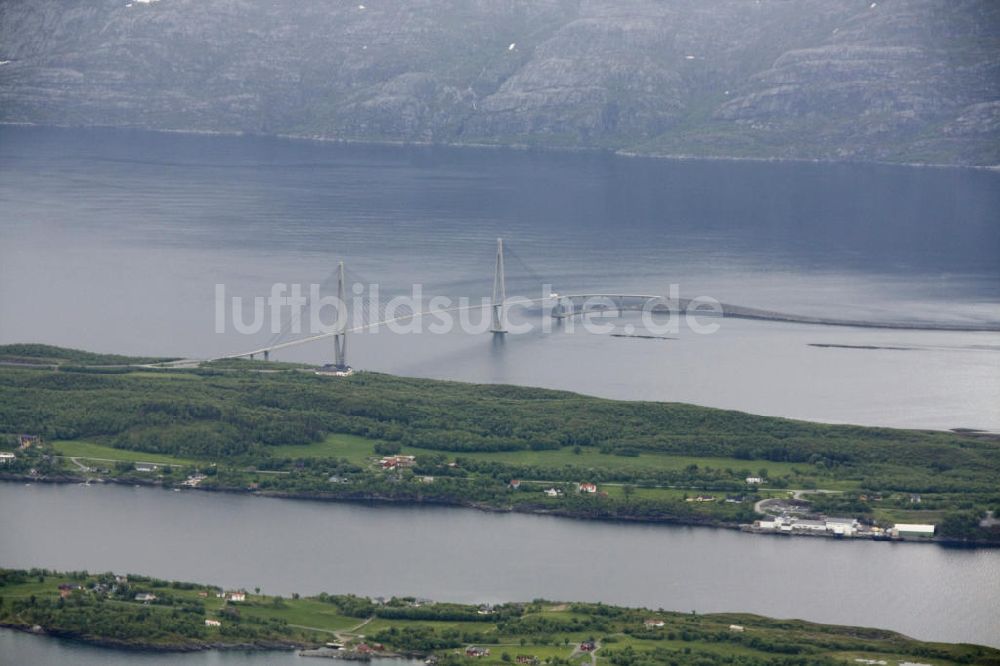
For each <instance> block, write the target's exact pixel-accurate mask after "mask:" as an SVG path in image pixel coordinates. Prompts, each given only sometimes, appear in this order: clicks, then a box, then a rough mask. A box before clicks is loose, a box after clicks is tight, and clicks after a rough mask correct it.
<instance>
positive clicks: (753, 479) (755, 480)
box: [747, 476, 764, 485]
mask: <svg viewBox="0 0 1000 666" xmlns="http://www.w3.org/2000/svg"><path fill="white" fill-rule="evenodd" d="M747 483H748V484H750V485H760V484H762V483H764V479H763V477H760V476H748V477H747Z"/></svg>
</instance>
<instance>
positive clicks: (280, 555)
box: [0, 483, 1000, 661]
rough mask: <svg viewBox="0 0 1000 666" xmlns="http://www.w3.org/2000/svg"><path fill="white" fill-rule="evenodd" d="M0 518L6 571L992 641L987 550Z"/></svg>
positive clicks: (525, 528) (56, 515) (0, 554)
mask: <svg viewBox="0 0 1000 666" xmlns="http://www.w3.org/2000/svg"><path fill="white" fill-rule="evenodd" d="M0 507H3V511H0V534H2V535H4V538H3V539H0V563H2V564H3V565H4V566H15V567H29V566H45V567H49V568H56V569H63V570H65V569H74V570H75V569H88V570H91V571H107V570H113V571H116V572H130V571H132V572H139V571H141V572H143V573H147V574H151V575H154V576H160V577H163V578H168V579H180V580H193V581H199V582H207V583H216V584H219V585H223V586H226V587H246V588H251V589H252V588H254V587H260V588H261V589H262V590H263V591H264V592H269V593H279V594H284V595H288V594H291V593H292V592H298V593H300V594H315V593H318V592H321V591H327V592H355V593H358V594H366V595H371V596H392V595H394V594H395V595H413V596H421V597H429V598H433V599H438V600H442V601H459V602H467V603H473V602H499V601H511V600H531V599H534V598H538V597H542V598H548V599H553V600H583V601H604V602H607V603H613V604H628V605H633V606H646V607H650V608H660V607H662V608H667V609H670V610H677V611H685V612H686V611H691V610H695V611H698V612H712V611H747V612H752V613H760V614H763V615H770V616H775V617H789V618H803V619H808V620H816V621H820V622H832V623H838V624H853V625H863V626H874V627H883V628H888V629H895V630H897V631H901V632H903V633H905V634H908V635H910V636H914V637H917V638H922V639H932V640H944V641H966V642H973V643H981V644H990V645H995V646H998V647H1000V607H998V605H997V599H1000V550H996V549H992V550H986V549H978V550H974V549H951V548H942V547H940V546H937V545H931V544H891V543H876V542H871V541H859V542H842V541H833V540H827V539H809V538H805V537H802V538H791V537H787V538H783V537H777V536H775V537H766V536H760V535H752V534H743V533H742V532H734V531H729V530H717V529H709V528H685V527H668V526H663V525H631V524H618V523H595V522H588V521H575V520H568V519H561V518H554V517H545V516H530V515H519V514H492V513H481V512H477V511H473V510H467V509H453V508H444V507H442V508H427V507H411V508H402V507H386V506H381V507H370V506H364V505H351V504H332V503H324V502H305V501H296V500H279V499H268V498H260V497H253V496H247V495H227V494H217V493H206V492H201V491H186V492H180V493H175V492H170V491H161V490H151V489H146V488H131V487H120V486H91V487H85V486H77V485H71V486H51V485H44V484H36V485H32V486H30V487H25V486H24V485H23V484H12V483H0ZM9 535H15V536H13V537H12V538H10V537H9ZM2 654H3V653H2V650H0V655H2ZM0 661H2V658H0Z"/></svg>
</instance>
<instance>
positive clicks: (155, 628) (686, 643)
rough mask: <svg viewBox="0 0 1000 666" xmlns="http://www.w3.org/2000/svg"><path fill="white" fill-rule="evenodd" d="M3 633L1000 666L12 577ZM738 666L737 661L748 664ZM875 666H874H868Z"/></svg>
mask: <svg viewBox="0 0 1000 666" xmlns="http://www.w3.org/2000/svg"><path fill="white" fill-rule="evenodd" d="M0 626H3V627H9V628H14V629H18V630H22V631H28V632H33V633H36V634H44V635H50V636H54V637H61V638H66V639H73V640H79V641H84V642H87V643H91V644H96V645H101V646H104V647H109V648H116V649H128V650H158V651H192V650H207V649H244V650H245V649H260V650H282V649H284V650H293V649H294V650H299V654H300V655H301V656H303V657H327V658H334V659H344V660H352V661H366V660H369V659H371V658H372V657H376V656H383V657H411V658H420V659H425V660H426V662H427V663H437V664H442V665H444V664H469V663H477V664H507V663H519V664H551V665H560V664H562V665H570V664H573V665H579V664H580V663H581V660H583V661H584V663H594V662H595V661H596V660H593V661H592V658H594V657H598V658H599V660H600V663H607V664H616V665H619V664H620V665H627V666H652V665H654V664H657V665H659V664H673V663H685V664H686V663H697V664H705V665H706V666H710V665H711V664H734V663H738V664H742V665H746V666H752V665H755V664H779V665H786V666H793V665H800V664H801V665H805V664H810V665H820V666H822V665H823V664H843V663H845V662H846V663H867V664H900V663H927V662H932V663H934V664H972V663H975V664H1000V650H996V649H993V648H988V647H981V646H976V645H952V644H946V643H928V642H922V641H916V640H913V639H910V638H907V637H905V636H902V635H900V634H897V633H894V632H891V631H883V630H880V629H865V628H859V627H844V626H832V625H823V624H814V623H809V622H802V621H799V620H774V619H769V618H765V617H761V616H758V615H747V614H738V613H725V614H710V615H699V614H695V613H677V612H669V611H664V610H662V609H660V610H650V609H637V608H622V607H617V606H609V605H606V604H594V603H561V602H550V601H545V600H534V601H531V602H524V603H504V604H499V605H478V606H477V605H464V604H454V603H443V602H435V601H433V600H430V599H417V598H413V597H393V598H391V599H381V598H379V599H370V598H367V597H359V596H355V595H344V594H340V595H338V594H326V593H322V594H318V595H316V596H310V597H302V596H300V595H298V594H294V595H292V596H291V597H282V596H276V595H266V594H262V593H261V592H260V591H259V590H256V589H255V590H253V591H248V590H243V589H239V590H225V589H223V588H220V587H216V586H211V585H202V584H198V583H185V582H176V581H173V582H171V581H165V580H159V579H156V578H151V577H148V576H141V575H136V574H127V575H125V574H114V573H110V572H109V573H102V574H91V573H88V572H85V571H78V572H62V573H60V572H54V571H48V570H44V569H31V570H11V569H0ZM734 659H736V661H734ZM866 660H870V661H866Z"/></svg>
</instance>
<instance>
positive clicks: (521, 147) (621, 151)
mask: <svg viewBox="0 0 1000 666" xmlns="http://www.w3.org/2000/svg"><path fill="white" fill-rule="evenodd" d="M0 127H37V128H43V129H44V128H54V129H66V130H74V129H75V130H94V129H96V130H124V131H132V132H136V131H137V132H155V133H157V134H185V135H190V136H199V135H201V136H220V137H243V138H263V139H280V140H284V141H308V142H313V143H332V144H341V145H351V146H366V145H368V146H394V147H401V148H402V147H417V148H458V149H470V150H511V151H517V152H529V151H539V152H545V153H554V154H566V155H569V154H574V153H584V154H590V155H606V156H611V157H620V158H626V159H646V160H662V161H673V162H702V161H704V162H769V163H789V164H845V165H871V166H887V167H908V168H924V169H962V170H964V169H970V170H974V171H989V172H994V173H996V172H1000V164H947V163H938V162H890V161H886V160H845V159H832V158H821V157H746V156H737V155H697V154H688V153H658V152H649V153H645V152H640V151H636V150H630V149H627V148H600V147H597V146H553V145H546V144H529V143H506V144H505V143H483V142H477V141H420V140H403V139H373V138H365V139H359V138H351V137H333V136H326V135H323V134H294V133H282V132H279V133H276V134H258V133H254V132H244V131H241V130H199V129H191V128H162V127H161V128H151V127H141V126H131V125H60V124H52V123H34V122H24V121H0Z"/></svg>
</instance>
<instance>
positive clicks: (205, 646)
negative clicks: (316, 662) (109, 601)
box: [0, 620, 311, 654]
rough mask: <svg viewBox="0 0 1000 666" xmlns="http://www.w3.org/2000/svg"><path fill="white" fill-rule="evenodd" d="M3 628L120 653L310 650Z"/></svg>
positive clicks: (301, 645)
mask: <svg viewBox="0 0 1000 666" xmlns="http://www.w3.org/2000/svg"><path fill="white" fill-rule="evenodd" d="M0 629H10V630H11V631H17V632H19V633H22V634H28V635H29V636H39V637H42V638H56V639H59V640H64V641H72V642H74V643H82V644H84V645H91V646H94V647H100V648H105V649H108V650H118V651H121V652H152V653H156V654H186V653H191V652H207V651H208V650H215V651H220V652H291V651H293V650H306V649H309V648H310V647H311V646H310V645H309V644H306V643H297V642H289V643H284V642H280V641H262V642H260V643H225V642H218V641H210V642H204V643H199V642H194V641H192V642H190V643H175V644H169V645H168V644H163V643H154V642H152V641H150V642H145V643H136V642H130V641H120V640H115V639H113V638H106V637H100V636H86V635H80V634H76V633H74V632H64V631H58V630H52V629H46V628H45V627H40V628H36V627H29V626H27V625H23V624H16V623H13V622H7V621H5V620H0Z"/></svg>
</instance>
